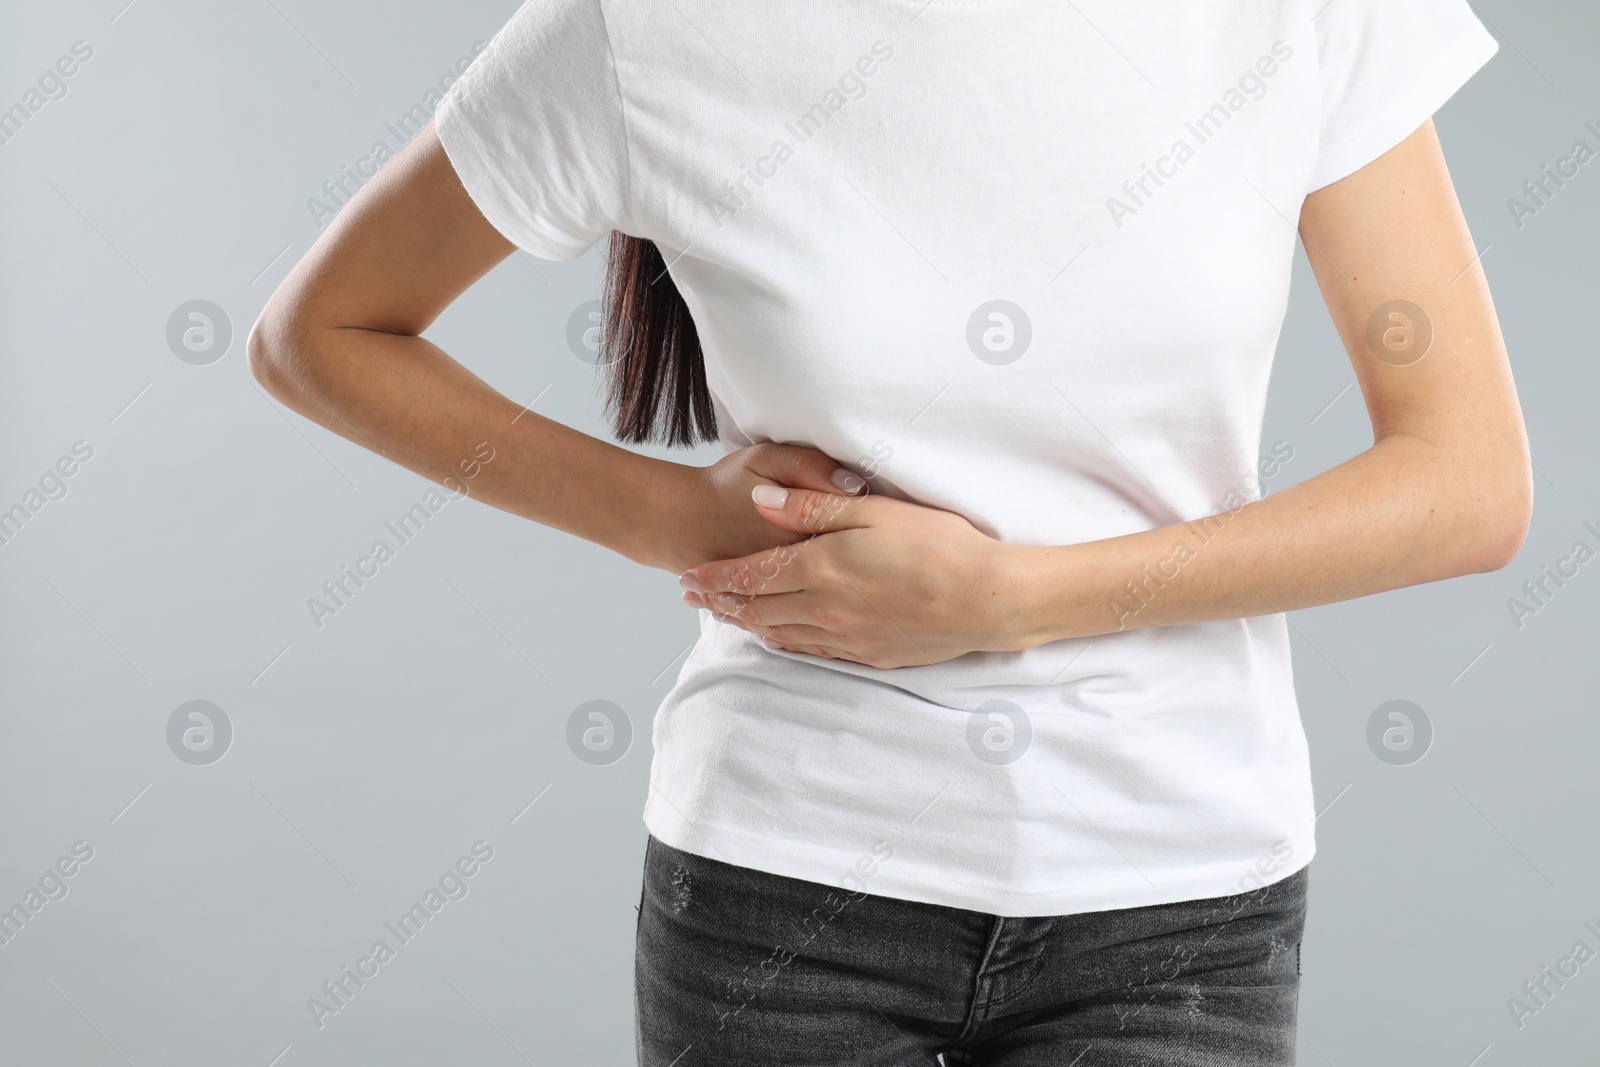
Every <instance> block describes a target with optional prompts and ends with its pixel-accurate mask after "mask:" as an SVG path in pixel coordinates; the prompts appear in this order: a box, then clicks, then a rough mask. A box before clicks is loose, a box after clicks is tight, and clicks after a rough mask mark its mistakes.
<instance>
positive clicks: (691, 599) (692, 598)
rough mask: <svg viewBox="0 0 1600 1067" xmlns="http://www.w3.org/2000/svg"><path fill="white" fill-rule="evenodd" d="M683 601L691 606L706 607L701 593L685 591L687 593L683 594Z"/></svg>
mask: <svg viewBox="0 0 1600 1067" xmlns="http://www.w3.org/2000/svg"><path fill="white" fill-rule="evenodd" d="M683 602H684V603H685V604H687V605H689V606H690V607H691V608H703V607H705V601H703V600H701V599H700V594H699V593H685V594H683Z"/></svg>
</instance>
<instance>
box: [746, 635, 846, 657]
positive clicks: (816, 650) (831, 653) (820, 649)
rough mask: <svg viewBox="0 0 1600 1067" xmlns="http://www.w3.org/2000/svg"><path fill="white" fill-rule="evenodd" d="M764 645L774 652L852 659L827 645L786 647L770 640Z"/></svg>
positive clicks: (763, 642) (765, 641) (764, 642)
mask: <svg viewBox="0 0 1600 1067" xmlns="http://www.w3.org/2000/svg"><path fill="white" fill-rule="evenodd" d="M762 644H764V645H766V646H767V647H768V648H770V649H772V650H773V651H774V652H797V653H800V654H801V655H806V656H817V657H819V658H821V659H849V658H850V657H849V656H846V655H845V654H844V653H843V652H842V651H840V650H839V649H837V648H830V647H829V646H827V645H785V644H782V643H779V642H774V641H771V640H770V639H769V640H764V641H762Z"/></svg>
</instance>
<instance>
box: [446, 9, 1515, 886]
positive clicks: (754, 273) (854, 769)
mask: <svg viewBox="0 0 1600 1067" xmlns="http://www.w3.org/2000/svg"><path fill="white" fill-rule="evenodd" d="M1495 50H1496V43H1495V41H1494V39H1493V37H1491V36H1490V35H1489V33H1488V32H1487V31H1486V30H1485V29H1484V28H1483V26H1482V25H1481V24H1480V23H1479V22H1478V20H1477V19H1476V17H1475V16H1474V15H1473V14H1472V12H1471V10H1470V9H1469V7H1468V6H1467V4H1466V2H1465V0H1283V2H1267V0H1182V2H1178V0H1174V2H1171V3H1163V4H1158V5H1155V6H1154V7H1152V6H1151V5H1149V4H1127V3H1120V2H1113V0H1094V2H1091V3H1078V4H1065V3H1061V2H1060V0H958V2H944V0H931V2H929V0H853V2H849V3H846V2H842V0H833V2H827V0H821V2H819V0H804V2H797V0H762V2H761V3H738V4H735V3H727V2H717V0H673V2H672V3H662V2H660V0H530V2H528V3H526V4H524V5H523V6H522V8H521V9H519V10H518V11H517V13H516V14H515V15H514V16H513V18H512V20H511V22H510V23H509V24H508V25H507V26H506V27H505V29H504V30H502V31H501V32H500V34H498V35H497V36H496V37H495V38H494V40H493V42H492V43H491V46H490V48H489V49H488V50H487V52H485V54H484V55H483V56H481V57H480V58H479V59H478V60H477V61H476V63H475V64H474V66H473V67H472V68H471V69H470V70H469V72H468V73H467V75H466V76H465V77H463V79H462V80H461V81H460V82H458V83H457V84H456V85H455V86H453V87H452V89H451V92H450V94H449V95H448V96H447V97H446V99H445V101H444V102H443V103H442V104H441V106H440V107H439V110H438V113H437V128H438V133H439V137H440V140H441V141H442V142H443V144H444V147H445V149H446V151H447V152H448V153H449V156H450V158H451V160H452V161H453V163H454V165H455V167H456V169H457V170H458V171H459V173H460V176H461V179H462V181H463V182H464V183H465V185H466V188H467V190H468V192H469V193H470V195H471V196H472V198H473V199H474V201H475V202H476V203H477V204H478V206H479V207H480V208H481V209H482V211H483V213H484V215H485V216H486V217H487V218H488V219H489V221H490V222H491V223H492V224H493V225H494V226H495V227H496V228H498V229H499V230H500V231H501V232H502V233H504V234H505V235H506V237H508V238H509V239H510V240H512V241H514V242H515V243H516V244H517V245H519V246H520V247H522V248H523V249H526V250H527V251H528V252H530V253H532V254H534V255H537V256H542V257H546V258H551V259H571V258H574V257H576V256H578V255H580V254H582V253H583V252H584V251H585V250H586V249H588V248H590V247H591V246H592V245H593V244H594V243H595V242H596V241H597V240H598V239H600V238H601V237H604V236H606V235H607V234H608V233H609V232H610V231H611V230H613V229H618V230H622V231H624V232H626V233H630V234H634V235H638V236H641V237H646V238H649V239H651V240H653V241H655V242H656V244H657V245H659V246H660V248H661V251H662V253H663V255H664V256H665V258H666V259H667V261H668V262H669V263H670V264H671V273H672V278H673V279H674V280H675V281H676V283H677V285H678V288H679V289H680V290H681V292H682V293H683V295H684V298H685V299H686V300H687V302H688V305H689V307H690V309H691V310H692V312H693V314H694V319H695V324H696V327H697V329H698V331H699V336H700V340H701V342H702V345H703V347H704V352H705V361H706V371H707V378H708V382H709V385H710V389H711V392H712V394H713V396H714V398H715V402H716V403H715V409H716V414H717V419H718V426H719V429H720V435H721V439H722V445H723V447H724V448H725V449H727V450H730V451H731V450H733V449H737V448H740V447H743V446H745V445H748V444H751V443H754V442H760V441H777V442H782V443H788V444H796V445H806V446H811V447H814V448H818V449H821V450H822V451H824V452H826V453H828V454H829V455H830V456H832V457H834V458H835V459H836V460H838V461H840V462H841V463H843V464H845V465H847V466H850V467H851V468H853V469H855V470H857V471H858V472H860V473H863V474H865V475H868V476H869V478H870V483H871V485H872V488H873V491H874V492H878V493H883V494H886V495H889V496H892V497H897V498H900V499H905V500H911V501H915V502H918V503H922V504H927V505H930V506H934V507H939V508H944V509H948V510H950V511H954V512H957V513H959V514H961V515H964V516H965V517H966V518H967V519H969V520H970V521H971V522H972V523H973V524H974V525H975V526H976V527H977V528H978V529H980V530H982V531H984V532H985V533H988V534H990V535H992V536H994V537H996V538H1000V539H1002V540H1005V541H1011V542H1018V543H1026V544H1069V543H1076V542H1082V541H1092V540H1097V539H1101V538H1107V537H1114V536H1117V535H1121V534H1126V533H1131V532H1134V531H1140V530H1148V529H1151V528H1155V527H1163V526H1170V525H1173V524H1176V523H1181V522H1184V521H1185V520H1192V519H1198V518H1201V517H1204V516H1210V515H1215V514H1217V513H1219V512H1222V511H1226V510H1229V509H1231V508H1235V507H1238V506H1239V505H1241V504H1243V503H1245V502H1246V501H1248V500H1252V499H1256V498H1257V497H1258V496H1259V495H1260V491H1261V488H1260V484H1259V479H1258V475H1259V474H1260V473H1261V472H1262V471H1263V470H1266V469H1268V467H1258V464H1263V463H1264V464H1268V465H1271V467H1272V469H1276V468H1277V467H1278V466H1280V465H1281V464H1282V463H1283V462H1285V461H1287V460H1288V459H1289V458H1291V457H1292V442H1288V443H1283V444H1280V445H1277V446H1275V449H1274V450H1272V451H1269V452H1268V453H1267V455H1266V457H1265V459H1263V458H1262V456H1261V451H1262V450H1261V440H1260V438H1261V426H1262V416H1263V408H1264V404H1265V399H1266V390H1267V379H1268V375H1269V372H1270V369H1271V365H1272V360H1273V355H1274V350H1275V348H1276V345H1277V341H1278V334H1279V330H1280V328H1281V325H1282V321H1283V316H1284V311H1285V306H1286V301H1287V297H1288V293H1289V278H1290V268H1291V262H1292V259H1293V256H1294V250H1295V243H1296V239H1297V235H1296V219H1297V217H1298V215H1299V211H1300V205H1301V202H1302V200H1303V199H1304V197H1305V196H1306V194H1307V193H1309V192H1311V191H1313V190H1315V189H1318V188H1320V187H1322V186H1324V185H1327V184H1329V183H1331V182H1334V181H1336V180H1338V179H1340V178H1342V177H1344V176H1346V175H1348V174H1350V173H1351V172H1353V171H1355V170H1357V169H1359V168H1360V167H1362V166H1363V165H1365V164H1366V163H1368V162H1370V161H1371V160H1373V159H1375V158H1376V157H1378V156H1379V155H1381V154H1383V153H1384V152H1385V151H1387V150H1388V149H1389V148H1391V147H1393V146H1394V145H1396V144H1397V143H1399V142H1400V141H1401V140H1403V139H1404V138H1405V137H1406V136H1407V135H1409V134H1410V133H1412V132H1413V131H1414V130H1415V129H1416V128H1417V127H1418V126H1420V125H1421V124H1422V123H1423V122H1424V121H1426V120H1427V119H1428V117H1429V116H1430V115H1432V114H1433V112H1434V111H1435V110H1436V109H1437V108H1438V107H1439V106H1440V105H1441V104H1442V103H1444V101H1445V100H1447V99H1448V98H1449V97H1450V96H1451V94H1452V93H1454V92H1455V90H1456V89H1457V88H1458V87H1459V86H1460V85H1461V84H1462V83H1463V82H1465V81H1466V80H1467V78H1469V77H1470V76H1471V75H1472V74H1473V73H1474V72H1475V71H1476V70H1478V69H1479V68H1480V67H1481V66H1482V65H1483V64H1484V63H1485V62H1486V61H1487V60H1488V59H1489V57H1490V56H1491V55H1493V54H1494V52H1495ZM1290 469H1291V470H1292V467H1291V468H1290ZM1173 540H1174V544H1175V545H1176V544H1177V543H1178V542H1180V541H1182V540H1184V538H1183V537H1182V536H1181V535H1180V534H1179V533H1177V532H1174V537H1173ZM1200 551H1203V548H1201V549H1200ZM1151 562H1152V575H1153V576H1146V577H1145V578H1143V579H1142V580H1141V581H1142V583H1143V588H1144V590H1145V593H1144V594H1142V595H1145V596H1153V595H1158V592H1159V583H1160V573H1165V574H1166V575H1167V576H1168V577H1170V576H1171V574H1172V573H1173V571H1172V569H1171V568H1172V567H1174V566H1177V565H1179V564H1178V563H1174V562H1172V560H1171V559H1170V558H1169V559H1157V560H1152V561H1151ZM1140 596H1141V594H1140V593H1139V592H1138V591H1136V590H1132V591H1130V594H1129V599H1128V601H1127V602H1126V603H1125V604H1124V605H1123V606H1122V608H1121V609H1120V610H1122V611H1125V612H1129V613H1132V612H1133V611H1134V610H1135V609H1136V608H1137V606H1138V605H1139V603H1140V599H1139V598H1140ZM1107 610H1108V611H1110V612H1115V611H1117V610H1118V609H1117V608H1115V607H1113V606H1110V605H1108V608H1107ZM653 741H654V763H653V766H652V769H651V789H650V794H649V799H648V802H647V804H646V808H645V822H646V825H647V826H648V828H649V830H650V832H651V833H653V834H654V835H655V836H656V837H658V838H660V839H661V840H663V841H665V842H667V843H668V844H671V845H674V846H676V847H678V848H681V849H685V850H687V851H690V852H693V853H698V854H701V855H705V856H710V857H713V858H716V859H721V860H724V861H726V862H730V863H736V864H740V865H742V866H746V867H751V868H756V869H759V870H765V871H770V872H774V873H777V874H782V875H788V876H791V877H797V878H804V879H809V880H812V881H817V882H823V883H827V884H829V885H846V886H849V887H850V888H854V889H860V890H864V891H867V892H872V893H876V894H881V895H887V896H892V897H900V898H904V899H910V900H917V901H925V902H929V903H934V904H943V905H950V906H955V907H961V908H969V909H975V910H979V911H984V912H990V913H994V914H1000V915H1013V916H1021V915H1052V914H1067V913H1073V912H1086V911H1098V910H1103V909H1108V908H1124V907H1134V906H1140V905H1146V904H1155V903H1164V902H1170V901H1177V900H1185V899H1194V898H1201V897H1209V896H1218V895H1223V894H1229V893H1237V892H1241V891H1243V890H1248V889H1253V888H1255V887H1256V886H1258V885H1262V884H1268V883H1271V882H1274V881H1276V880H1278V879H1280V878H1283V877H1285V876H1287V875H1289V874H1291V873H1293V872H1294V871H1296V870H1298V869H1299V868H1301V867H1302V866H1304V865H1305V864H1306V863H1308V862H1309V861H1310V859H1311V857H1312V852H1313V847H1314V846H1313V836H1312V825H1313V818H1314V808H1313V802H1312V791H1311V777H1310V768H1309V761H1308V758H1307V752H1306V742H1305V735H1304V733H1303V731H1302V728H1301V724H1300V718H1299V711H1298V708H1297V706H1296V703H1295V693H1294V684H1293V679H1292V676H1291V672H1290V663H1289V641H1288V636H1287V629H1286V622H1285V619H1284V617H1283V616H1282V615H1270V616H1264V617H1258V618H1251V619H1238V620H1229V621H1223V622H1209V623H1198V624H1189V625H1178V626H1162V627H1150V628H1144V629H1128V630H1123V631H1121V632H1118V633H1114V634H1110V635H1106V636H1099V637H1092V638H1086V639H1075V640H1065V641H1057V642H1054V643H1051V644H1047V645H1044V646H1042V647H1039V648H1034V649H1030V650H1028V651H1024V652H1016V653H972V654H969V655H966V656H962V657H960V658H958V659H954V660H951V661H948V662H945V663H940V664H937V665H933V666H922V667H905V668H900V669H896V670H877V669H873V668H869V667H864V666H861V665H858V664H852V663H846V662H842V661H836V660H832V661H830V660H821V659H817V658H812V657H807V656H801V655H798V654H792V653H784V652H776V651H772V650H769V649H767V648H766V647H765V646H764V645H763V644H762V643H761V641H760V639H759V638H757V637H755V636H753V635H751V634H748V633H746V632H744V631H742V630H740V629H737V628H736V627H733V626H731V625H728V624H725V623H720V622H717V621H716V620H715V619H713V618H712V617H711V616H710V614H709V613H708V612H702V613H701V636H700V640H699V642H698V643H697V644H696V645H695V647H694V650H693V651H692V652H691V654H690V655H689V657H688V659H687V660H686V662H685V663H684V665H683V668H682V671H681V674H680V676H679V678H678V680H677V684H676V685H675V686H674V688H673V689H672V691H671V692H670V693H669V694H668V695H667V697H666V699H665V701H664V702H663V703H662V705H661V707H660V709H659V711H658V713H657V715H656V719H655V724H654V730H653Z"/></svg>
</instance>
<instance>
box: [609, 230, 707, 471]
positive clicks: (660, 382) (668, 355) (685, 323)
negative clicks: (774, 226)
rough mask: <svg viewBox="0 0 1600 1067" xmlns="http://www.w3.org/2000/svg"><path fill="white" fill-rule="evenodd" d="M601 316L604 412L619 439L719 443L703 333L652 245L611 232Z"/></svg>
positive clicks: (679, 442)
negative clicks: (605, 377)
mask: <svg viewBox="0 0 1600 1067" xmlns="http://www.w3.org/2000/svg"><path fill="white" fill-rule="evenodd" d="M601 317H602V320H603V322H602V328H601V333H600V364H601V365H602V366H603V367H605V368H606V369H607V370H609V372H610V381H609V383H608V386H609V388H608V390H607V397H606V410H607V412H608V413H609V414H610V415H611V418H612V423H613V426H614V427H615V429H616V434H617V439H618V440H619V441H626V442H629V443H630V444H641V443H644V442H647V441H657V442H660V443H662V444H667V445H694V444H698V443H700V442H701V441H715V440H716V439H717V416H716V413H715V412H714V411H713V410H712V407H711V391H710V390H709V389H708V388H707V387H706V364H705V357H704V355H703V354H702V353H701V351H700V335H699V334H698V333H696V332H695V328H694V318H693V316H691V315H690V314H689V305H688V304H686V303H684V299H683V294H682V293H680V292H678V287H677V285H676V284H674V282H673V280H672V276H671V275H670V274H668V273H667V264H666V261H665V260H664V259H663V258H662V256H661V250H660V249H659V248H657V247H656V243H655V242H654V241H647V240H645V239H644V238H642V237H630V236H629V235H628V234H625V233H623V232H621V231H620V230H618V231H613V232H612V234H611V243H610V245H609V246H608V247H607V249H606V280H605V289H604V291H603V294H602V296H601Z"/></svg>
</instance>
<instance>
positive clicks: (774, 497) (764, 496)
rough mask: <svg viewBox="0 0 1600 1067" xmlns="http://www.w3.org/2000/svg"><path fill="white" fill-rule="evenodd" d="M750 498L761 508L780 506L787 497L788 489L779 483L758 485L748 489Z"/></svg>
mask: <svg viewBox="0 0 1600 1067" xmlns="http://www.w3.org/2000/svg"><path fill="white" fill-rule="evenodd" d="M750 499H751V500H754V501H755V502H756V506H757V507H761V508H774V509H775V508H781V507H783V502H784V501H785V500H788V499H789V490H787V489H785V488H784V487H783V486H781V485H758V486H756V487H755V488H754V489H752V490H750Z"/></svg>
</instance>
